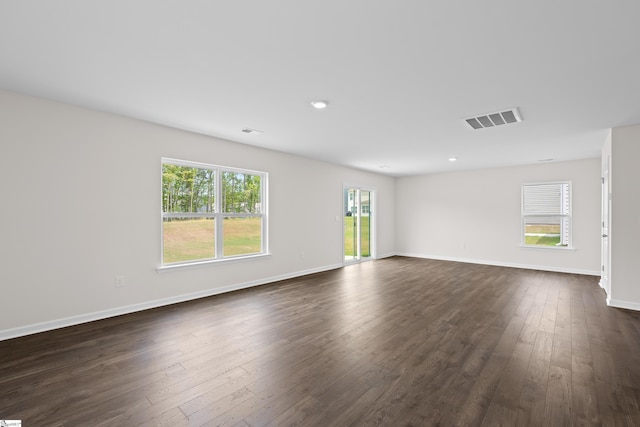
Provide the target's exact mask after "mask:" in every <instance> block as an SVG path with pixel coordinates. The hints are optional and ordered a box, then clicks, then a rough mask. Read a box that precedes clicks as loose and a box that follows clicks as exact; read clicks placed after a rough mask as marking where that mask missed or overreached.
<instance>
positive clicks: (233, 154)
mask: <svg viewBox="0 0 640 427" xmlns="http://www.w3.org/2000/svg"><path fill="white" fill-rule="evenodd" d="M0 141H1V144H2V145H1V146H2V155H1V156H0V179H1V181H2V183H3V186H2V188H3V189H2V195H1V197H2V200H3V203H2V209H0V227H2V228H1V230H0V236H1V244H0V250H1V251H2V252H1V253H0V260H1V261H0V262H1V268H0V274H1V276H0V277H1V285H0V290H1V298H0V301H1V307H2V308H1V310H2V316H0V339H2V338H8V337H10V336H17V335H22V334H26V333H30V332H34V331H37V330H44V329H50V328H53V327H57V326H62V325H66V324H73V323H78V322H81V321H84V320H91V319H94V318H99V317H105V316H108V315H114V314H119V313H122V312H127V311H132V310H135V309H141V308H145V307H150V306H154V305H157V304H163V303H169V302H172V301H176V300H180V299H186V298H193V297H197V296H201V295H208V294H213V293H217V292H220V291H223V290H228V289H232V288H235V287H239V286H246V285H252V284H259V283H265V282H269V281H271V280H274V279H278V278H284V277H291V276H295V275H299V274H303V273H307V272H312V271H320V270H323V269H328V268H334V267H337V266H340V265H341V264H342V215H343V212H342V210H343V208H342V185H343V182H345V181H346V182H350V183H360V184H362V185H366V186H370V187H374V188H376V189H377V207H378V208H377V234H376V235H377V239H378V240H377V243H378V252H377V253H378V255H379V256H384V255H390V254H393V253H394V251H395V180H394V179H393V178H390V177H385V176H382V175H376V174H370V173H365V172H361V171H357V170H353V169H348V168H343V167H338V166H334V165H330V164H327V163H322V162H318V161H313V160H308V159H303V158H299V157H295V156H291V155H287V154H282V153H278V152H274V151H269V150H264V149H259V148H255V147H251V146H248V145H243V144H238V143H232V142H228V141H224V140H220V139H216V138H211V137H206V136H202V135H197V134H193V133H189V132H184V131H180V130H176V129H171V128H167V127H163V126H158V125H155V124H151V123H146V122H142V121H137V120H133V119H128V118H124V117H120V116H115V115H110V114H106V113H101V112H96V111H90V110H86V109H82V108H77V107H73V106H69V105H64V104H59V103H54V102H50V101H46V100H42V99H37V98H32V97H27V96H23V95H19V94H15V93H10V92H3V91H0ZM161 157H171V158H177V159H183V160H192V161H199V162H205V163H213V164H219V165H225V166H233V167H238V168H247V169H255V170H260V171H265V172H268V173H269V196H270V199H269V209H270V212H269V214H270V222H269V234H270V249H271V253H272V256H270V257H266V258H261V259H254V260H245V261H238V262H228V263H221V264H212V265H207V266H202V267H198V268H192V269H186V270H179V271H170V272H162V273H158V272H157V271H156V268H157V267H158V264H159V258H160V206H161V205H160V197H161V196H160V158H161ZM336 216H337V217H338V220H336ZM116 275H124V276H125V278H126V281H127V284H126V286H125V287H120V288H116V287H115V283H114V281H115V276H116Z"/></svg>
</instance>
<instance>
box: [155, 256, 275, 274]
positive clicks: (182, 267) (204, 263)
mask: <svg viewBox="0 0 640 427" xmlns="http://www.w3.org/2000/svg"><path fill="white" fill-rule="evenodd" d="M270 256H271V254H270V253H264V254H256V255H246V256H237V257H229V258H223V259H208V260H204V261H194V262H183V263H179V264H169V265H162V266H160V267H157V268H156V271H157V272H158V273H166V272H168V271H175V270H188V269H192V268H200V267H204V266H207V265H212V264H226V263H230V262H239V261H248V260H253V259H258V258H268V257H270Z"/></svg>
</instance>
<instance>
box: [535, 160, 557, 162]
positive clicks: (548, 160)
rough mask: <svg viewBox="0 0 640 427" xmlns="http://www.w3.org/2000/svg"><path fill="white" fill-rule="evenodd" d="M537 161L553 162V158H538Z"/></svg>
mask: <svg viewBox="0 0 640 427" xmlns="http://www.w3.org/2000/svg"><path fill="white" fill-rule="evenodd" d="M538 161H539V162H553V159H540V160H538Z"/></svg>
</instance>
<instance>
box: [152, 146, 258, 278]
mask: <svg viewBox="0 0 640 427" xmlns="http://www.w3.org/2000/svg"><path fill="white" fill-rule="evenodd" d="M165 164H169V165H176V166H184V167H190V168H197V169H208V170H211V171H214V172H215V181H214V185H215V200H214V209H213V212H188V213H181V212H180V213H170V212H164V211H163V208H162V183H163V174H162V171H163V166H164V165H165ZM225 172H232V173H241V174H247V175H256V176H259V177H260V212H259V213H234V212H222V191H223V190H222V174H223V173H225ZM268 177H269V174H268V173H267V172H262V171H255V170H250V169H239V168H234V167H228V166H220V165H214V164H209V163H201V162H192V161H188V160H179V159H173V158H166V157H163V158H161V162H160V199H161V200H160V267H159V268H158V270H162V269H170V268H180V267H190V266H194V265H200V264H210V263H218V262H224V261H231V260H242V259H248V258H256V257H262V256H265V255H269V241H268V209H267V207H268V199H267V197H268V196H267V195H268V191H267V189H268ZM168 217H174V218H178V217H179V218H212V219H214V220H215V241H214V242H215V243H214V244H215V256H214V257H213V258H205V259H197V260H190V261H178V262H172V263H165V262H164V235H163V234H164V227H163V221H164V218H168ZM225 218H261V219H262V220H261V248H260V252H255V253H250V254H240V255H228V256H225V255H224V219H225Z"/></svg>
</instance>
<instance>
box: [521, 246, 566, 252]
mask: <svg viewBox="0 0 640 427" xmlns="http://www.w3.org/2000/svg"><path fill="white" fill-rule="evenodd" d="M520 247H521V248H523V249H542V250H544V251H547V250H549V251H570V252H575V251H576V250H577V249H576V248H575V247H573V246H538V245H520Z"/></svg>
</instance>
